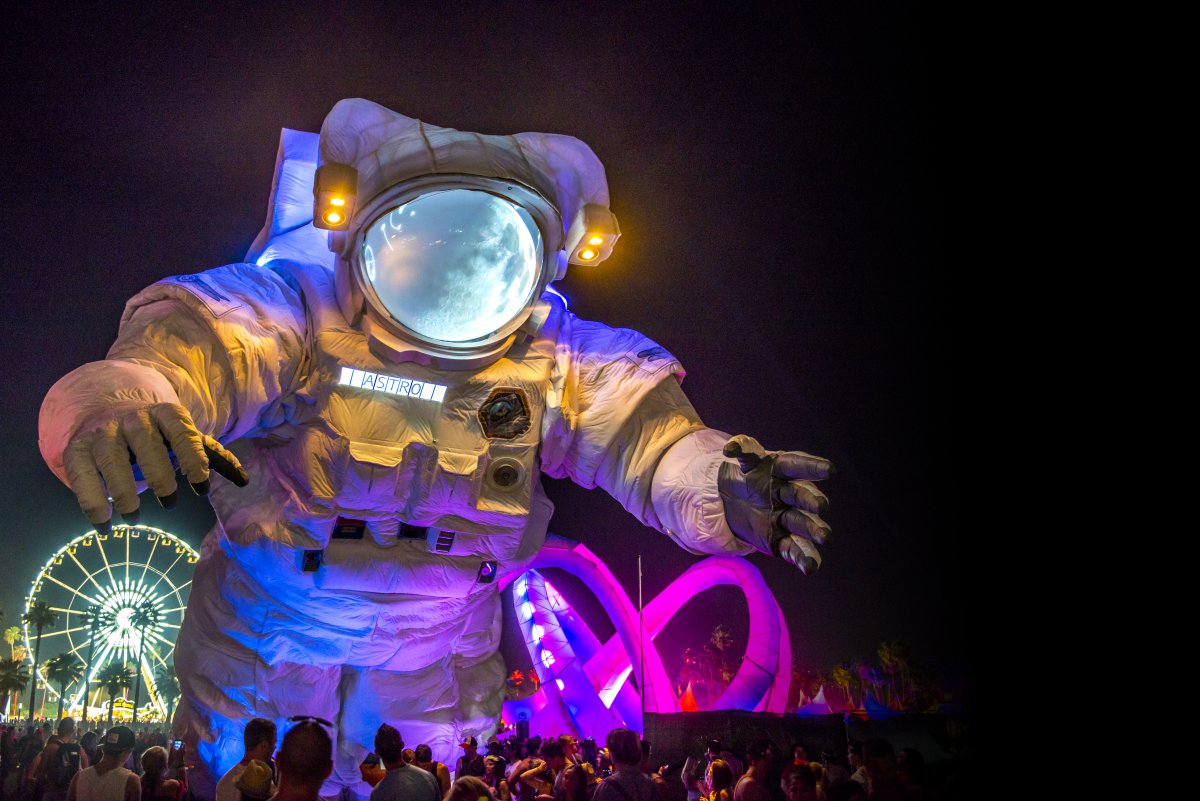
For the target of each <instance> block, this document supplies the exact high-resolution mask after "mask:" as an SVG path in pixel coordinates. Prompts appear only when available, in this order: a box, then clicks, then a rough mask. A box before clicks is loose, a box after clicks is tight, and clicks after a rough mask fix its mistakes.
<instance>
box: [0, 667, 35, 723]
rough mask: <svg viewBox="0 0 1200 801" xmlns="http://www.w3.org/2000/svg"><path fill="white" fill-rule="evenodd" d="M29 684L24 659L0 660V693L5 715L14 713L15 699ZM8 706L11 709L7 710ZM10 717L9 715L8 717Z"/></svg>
mask: <svg viewBox="0 0 1200 801" xmlns="http://www.w3.org/2000/svg"><path fill="white" fill-rule="evenodd" d="M28 683H29V668H27V667H25V659H24V658H23V657H22V658H21V659H0V693H2V694H3V695H4V705H5V710H4V711H5V714H8V713H9V712H16V699H17V698H18V697H19V696H20V694H21V691H22V690H24V689H25V685H26V684H28ZM9 704H12V705H13V709H11V710H10V709H8V706H9ZM10 717H11V715H10Z"/></svg>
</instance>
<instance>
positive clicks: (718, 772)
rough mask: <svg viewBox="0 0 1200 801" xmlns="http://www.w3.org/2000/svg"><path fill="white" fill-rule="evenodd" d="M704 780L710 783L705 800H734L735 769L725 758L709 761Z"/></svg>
mask: <svg viewBox="0 0 1200 801" xmlns="http://www.w3.org/2000/svg"><path fill="white" fill-rule="evenodd" d="M704 780H705V782H706V783H707V784H708V795H706V796H705V797H704V798H705V801H733V771H732V770H730V769H729V763H728V762H726V761H725V760H724V759H721V758H720V757H718V758H716V759H714V760H713V761H712V762H709V763H708V770H706V771H705V772H704Z"/></svg>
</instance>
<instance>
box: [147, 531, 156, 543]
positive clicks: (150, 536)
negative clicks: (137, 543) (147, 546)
mask: <svg viewBox="0 0 1200 801" xmlns="http://www.w3.org/2000/svg"><path fill="white" fill-rule="evenodd" d="M156 539H158V533H157V532H154V531H148V532H146V542H154V541H155V540H156Z"/></svg>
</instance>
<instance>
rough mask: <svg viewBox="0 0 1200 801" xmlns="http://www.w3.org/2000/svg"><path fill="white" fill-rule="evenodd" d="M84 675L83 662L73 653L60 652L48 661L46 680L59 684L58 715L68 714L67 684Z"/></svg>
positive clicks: (61, 716) (60, 716) (60, 717)
mask: <svg viewBox="0 0 1200 801" xmlns="http://www.w3.org/2000/svg"><path fill="white" fill-rule="evenodd" d="M82 676H83V663H82V662H80V661H79V659H78V658H77V657H76V656H75V654H72V653H65V654H59V655H58V656H56V657H54V658H53V659H51V660H49V661H48V662H46V680H47V681H51V682H54V683H55V684H57V685H58V690H59V692H58V717H59V719H60V720H61V719H62V718H63V717H64V716H65V715H66V714H67V686H68V685H71V684H74V683H75V682H77V681H79V679H80V677H82Z"/></svg>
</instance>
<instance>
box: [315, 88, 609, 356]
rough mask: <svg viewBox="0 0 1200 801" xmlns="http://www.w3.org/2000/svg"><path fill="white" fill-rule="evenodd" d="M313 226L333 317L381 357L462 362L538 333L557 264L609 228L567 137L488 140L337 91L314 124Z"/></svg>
mask: <svg viewBox="0 0 1200 801" xmlns="http://www.w3.org/2000/svg"><path fill="white" fill-rule="evenodd" d="M319 161H320V166H319V167H318V168H317V172H316V175H315V178H314V184H313V196H314V207H313V225H314V226H316V227H317V228H325V229H327V230H328V231H329V248H330V250H332V251H333V253H334V254H335V256H336V264H335V267H334V270H335V285H336V287H337V295H338V303H339V306H340V307H341V309H342V312H343V314H344V315H345V316H346V318H347V319H348V320H349V321H350V322H351V323H353V324H355V325H357V326H361V328H362V330H363V331H364V332H365V333H366V334H367V336H368V338H369V340H370V343H371V347H372V350H373V351H375V352H376V354H377V355H379V356H381V357H383V358H386V359H389V360H391V361H396V362H403V361H416V362H421V363H425V364H432V365H435V366H437V367H439V368H442V369H474V368H478V367H482V366H485V365H487V364H490V363H491V362H494V361H495V360H496V359H499V358H500V357H501V356H503V355H504V353H505V352H507V350H508V349H509V348H510V347H511V346H512V344H513V343H514V342H515V341H516V340H517V339H518V338H519V337H521V336H528V335H532V334H536V332H537V331H538V330H539V329H540V328H541V326H542V325H543V324H544V323H545V320H546V318H547V315H548V314H549V309H550V307H549V304H548V303H547V302H546V301H545V300H543V297H542V296H543V293H544V292H545V290H546V288H547V286H548V285H549V284H550V283H551V282H552V281H554V280H557V279H559V278H561V277H562V276H563V275H564V274H565V273H566V269H567V265H568V264H569V263H576V264H595V263H598V262H599V261H602V260H603V259H604V258H605V257H607V255H608V253H609V252H611V250H612V245H613V243H615V241H616V239H617V237H619V235H620V232H619V229H618V228H617V223H616V218H615V217H613V216H612V214H611V212H610V211H609V209H608V184H607V181H606V179H605V176H604V168H603V166H602V165H601V164H600V161H599V159H597V158H596V155H595V154H594V153H593V152H592V150H591V149H590V148H589V147H588V146H587V145H586V144H584V143H583V142H581V141H579V140H578V139H574V138H572V137H568V136H561V135H556V134H542V133H522V134H516V135H512V136H495V135H485V134H476V133H469V132H464V131H458V130H454V129H451V128H440V127H437V126H433V125H428V124H426V123H423V122H421V121H420V120H416V119H413V118H410V117H406V116H404V115H402V114H398V113H396V112H393V111H390V110H388V109H386V108H383V107H382V106H380V105H378V104H376V103H372V102H370V101H367V100H361V99H351V100H343V101H341V102H339V103H338V104H337V105H336V106H334V108H333V110H332V111H330V113H329V115H328V116H327V117H326V118H325V122H324V125H322V127H321V136H320V149H319Z"/></svg>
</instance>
